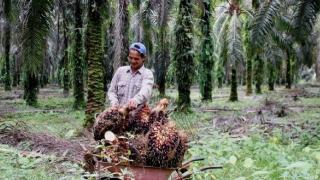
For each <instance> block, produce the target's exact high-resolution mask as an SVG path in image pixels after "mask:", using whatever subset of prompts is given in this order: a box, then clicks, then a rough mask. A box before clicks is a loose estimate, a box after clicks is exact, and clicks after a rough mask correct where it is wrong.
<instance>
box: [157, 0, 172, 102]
mask: <svg viewBox="0 0 320 180" xmlns="http://www.w3.org/2000/svg"><path fill="white" fill-rule="evenodd" d="M172 6H173V1H172V0H161V1H160V3H159V5H158V11H157V14H158V18H157V26H156V27H157V28H156V30H155V37H156V38H155V39H156V52H155V62H154V69H155V74H156V76H155V77H156V78H155V79H156V84H157V85H158V90H159V94H160V96H165V89H166V74H167V69H168V65H169V59H170V51H169V45H168V44H169V36H168V31H169V30H168V21H169V14H170V13H169V12H170V9H171V8H172Z"/></svg>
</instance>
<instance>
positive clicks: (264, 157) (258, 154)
mask: <svg viewBox="0 0 320 180" xmlns="http://www.w3.org/2000/svg"><path fill="white" fill-rule="evenodd" d="M281 139H282V135H279V134H275V135H274V136H267V137H264V136H262V135H260V134H255V135H252V136H250V137H247V138H244V139H240V140H239V139H232V138H229V137H228V136H224V135H223V134H219V133H217V132H214V131H212V130H210V129H206V130H205V132H202V136H201V139H200V140H197V141H195V142H192V143H191V148H190V149H189V150H188V156H189V157H190V158H191V157H198V156H201V157H204V158H205V161H203V162H200V163H193V164H192V169H193V172H194V173H195V175H194V176H193V178H194V179H237V178H239V179H319V178H320V140H318V141H316V142H315V143H314V144H313V145H310V146H307V147H305V146H303V145H301V144H299V143H298V142H299V141H297V142H294V141H291V142H290V143H289V144H288V143H287V142H286V143H284V144H282V142H283V141H282V140H281ZM210 165H223V169H222V170H208V171H206V172H204V173H203V172H202V173H200V172H199V168H200V167H204V166H210Z"/></svg>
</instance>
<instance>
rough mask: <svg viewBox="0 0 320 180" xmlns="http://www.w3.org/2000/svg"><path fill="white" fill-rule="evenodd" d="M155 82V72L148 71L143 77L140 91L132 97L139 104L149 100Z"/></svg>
mask: <svg viewBox="0 0 320 180" xmlns="http://www.w3.org/2000/svg"><path fill="white" fill-rule="evenodd" d="M153 83H154V79H153V74H152V72H151V71H147V72H146V74H145V76H144V78H143V79H142V84H141V89H140V91H139V92H138V93H137V94H136V95H135V96H134V97H133V98H132V99H133V100H135V101H136V103H137V104H142V103H145V102H147V101H148V100H149V99H150V97H151V94H152V86H153Z"/></svg>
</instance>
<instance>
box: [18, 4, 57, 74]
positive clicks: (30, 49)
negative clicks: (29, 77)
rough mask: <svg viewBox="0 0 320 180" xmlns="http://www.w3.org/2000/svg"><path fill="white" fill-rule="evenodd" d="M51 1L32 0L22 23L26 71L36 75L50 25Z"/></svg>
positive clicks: (40, 63) (39, 67) (40, 64)
mask: <svg viewBox="0 0 320 180" xmlns="http://www.w3.org/2000/svg"><path fill="white" fill-rule="evenodd" d="M52 6H53V0H37V1H35V0H33V1H30V2H29V3H28V5H27V7H28V9H27V13H26V16H25V17H24V21H23V32H22V39H23V42H22V47H23V57H24V62H23V64H24V67H25V70H26V71H29V72H31V73H33V74H36V73H37V72H38V71H39V69H41V66H42V62H43V57H44V53H45V48H46V36H47V35H48V32H49V29H50V25H51V11H52Z"/></svg>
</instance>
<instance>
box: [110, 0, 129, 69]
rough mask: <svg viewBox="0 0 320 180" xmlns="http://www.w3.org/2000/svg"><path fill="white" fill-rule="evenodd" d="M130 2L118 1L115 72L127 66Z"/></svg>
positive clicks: (125, 0) (126, 0)
mask: <svg viewBox="0 0 320 180" xmlns="http://www.w3.org/2000/svg"><path fill="white" fill-rule="evenodd" d="M128 4H129V1H128V0H118V7H117V12H116V18H115V30H114V33H115V37H114V38H115V41H114V46H113V50H114V58H113V70H114V72H115V71H116V70H117V69H118V68H119V67H120V66H123V65H125V64H126V62H127V56H128V53H129V11H128Z"/></svg>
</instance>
